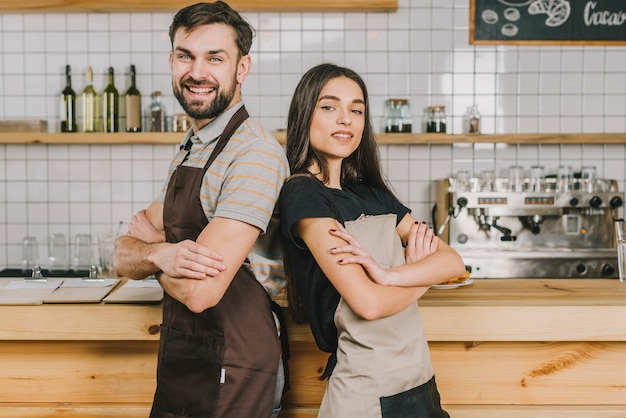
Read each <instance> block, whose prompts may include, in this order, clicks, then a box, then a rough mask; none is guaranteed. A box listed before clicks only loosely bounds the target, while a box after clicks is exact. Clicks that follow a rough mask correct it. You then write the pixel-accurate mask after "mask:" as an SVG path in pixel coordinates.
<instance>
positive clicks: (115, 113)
mask: <svg viewBox="0 0 626 418" xmlns="http://www.w3.org/2000/svg"><path fill="white" fill-rule="evenodd" d="M102 122H103V124H104V129H103V131H104V132H119V130H120V104H119V93H118V92H117V89H116V88H115V75H114V72H113V67H109V84H107V86H106V87H105V89H104V91H103V92H102Z"/></svg>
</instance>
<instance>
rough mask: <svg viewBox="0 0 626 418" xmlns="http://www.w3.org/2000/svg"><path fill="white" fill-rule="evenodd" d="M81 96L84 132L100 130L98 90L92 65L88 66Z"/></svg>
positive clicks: (82, 128)
mask: <svg viewBox="0 0 626 418" xmlns="http://www.w3.org/2000/svg"><path fill="white" fill-rule="evenodd" d="M80 98H81V106H80V107H81V113H82V115H81V116H82V119H81V130H82V131H83V132H98V125H99V123H98V92H96V89H95V88H94V87H93V71H92V69H91V65H90V66H89V67H87V76H86V84H85V88H84V89H83V92H82V93H81V95H80Z"/></svg>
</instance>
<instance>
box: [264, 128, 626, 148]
mask: <svg viewBox="0 0 626 418" xmlns="http://www.w3.org/2000/svg"><path fill="white" fill-rule="evenodd" d="M274 134H275V135H276V137H277V138H278V140H279V141H280V142H281V143H284V141H285V131H278V132H275V133H274ZM376 141H377V142H378V143H379V144H382V145H436V144H480V143H485V144H495V143H504V144H626V133H623V134H490V135H448V134H414V133H394V134H383V133H381V134H377V135H376Z"/></svg>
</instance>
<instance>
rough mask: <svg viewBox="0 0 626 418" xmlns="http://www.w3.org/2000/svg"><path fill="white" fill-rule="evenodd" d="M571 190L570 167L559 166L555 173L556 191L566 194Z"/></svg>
mask: <svg viewBox="0 0 626 418" xmlns="http://www.w3.org/2000/svg"><path fill="white" fill-rule="evenodd" d="M571 190H572V167H570V166H568V165H561V166H559V168H558V170H557V172H556V191H557V193H566V192H569V191H571Z"/></svg>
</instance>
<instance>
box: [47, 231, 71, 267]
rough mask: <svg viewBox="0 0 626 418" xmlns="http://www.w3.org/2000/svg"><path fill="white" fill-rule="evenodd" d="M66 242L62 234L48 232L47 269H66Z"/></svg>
mask: <svg viewBox="0 0 626 418" xmlns="http://www.w3.org/2000/svg"><path fill="white" fill-rule="evenodd" d="M67 262H68V257H67V242H66V240H65V235H64V234H50V238H49V241H48V269H49V270H50V271H51V272H63V271H67Z"/></svg>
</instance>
